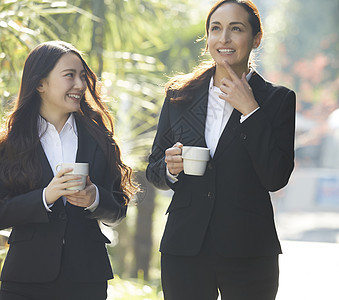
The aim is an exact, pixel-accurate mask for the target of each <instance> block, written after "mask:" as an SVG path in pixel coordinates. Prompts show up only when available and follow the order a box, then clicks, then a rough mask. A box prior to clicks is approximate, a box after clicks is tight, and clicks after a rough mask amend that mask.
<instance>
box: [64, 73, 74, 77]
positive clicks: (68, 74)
mask: <svg viewBox="0 0 339 300" xmlns="http://www.w3.org/2000/svg"><path fill="white" fill-rule="evenodd" d="M65 76H66V77H71V78H73V73H67V74H65Z"/></svg>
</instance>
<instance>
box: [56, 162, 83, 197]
mask: <svg viewBox="0 0 339 300" xmlns="http://www.w3.org/2000/svg"><path fill="white" fill-rule="evenodd" d="M55 169H56V171H57V172H59V171H61V170H65V169H73V170H72V171H70V172H67V173H66V174H65V176H68V175H78V176H81V179H80V180H81V184H80V185H77V186H72V187H69V188H67V189H66V190H72V191H74V190H79V191H81V190H83V189H84V188H85V187H86V178H87V176H88V170H89V167H88V163H59V164H57V165H56V167H55ZM72 181H76V180H70V181H69V182H72Z"/></svg>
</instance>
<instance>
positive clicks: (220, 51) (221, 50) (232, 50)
mask: <svg viewBox="0 0 339 300" xmlns="http://www.w3.org/2000/svg"><path fill="white" fill-rule="evenodd" d="M217 51H218V52H219V53H226V54H232V53H234V52H235V50H234V49H218V50H217Z"/></svg>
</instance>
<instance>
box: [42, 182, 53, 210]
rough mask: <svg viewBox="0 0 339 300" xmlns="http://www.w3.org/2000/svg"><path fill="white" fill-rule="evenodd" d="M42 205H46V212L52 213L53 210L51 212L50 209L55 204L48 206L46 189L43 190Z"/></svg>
mask: <svg viewBox="0 0 339 300" xmlns="http://www.w3.org/2000/svg"><path fill="white" fill-rule="evenodd" d="M42 203H43V204H44V206H45V208H46V210H47V211H48V212H52V211H51V210H50V208H51V207H52V206H53V204H49V205H48V204H47V202H46V188H44V189H43V190H42Z"/></svg>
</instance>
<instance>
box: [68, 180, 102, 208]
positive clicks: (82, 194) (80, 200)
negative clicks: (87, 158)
mask: <svg viewBox="0 0 339 300" xmlns="http://www.w3.org/2000/svg"><path fill="white" fill-rule="evenodd" d="M95 197H96V188H95V185H94V184H93V183H92V181H91V180H90V178H89V176H87V179H86V187H85V189H83V190H81V191H78V192H77V193H76V194H73V195H70V196H66V199H67V201H68V202H69V203H71V204H73V205H75V206H79V207H89V206H91V205H92V204H93V203H94V201H95Z"/></svg>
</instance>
